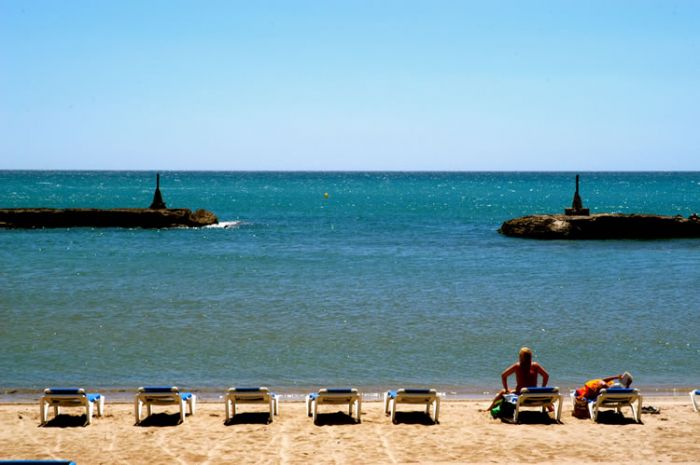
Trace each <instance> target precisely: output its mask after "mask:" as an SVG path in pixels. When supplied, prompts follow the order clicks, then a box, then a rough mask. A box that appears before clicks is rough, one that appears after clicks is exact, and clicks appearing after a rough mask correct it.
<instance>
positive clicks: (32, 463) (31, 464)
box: [0, 460, 75, 465]
mask: <svg viewBox="0 0 700 465" xmlns="http://www.w3.org/2000/svg"><path fill="white" fill-rule="evenodd" d="M0 465H75V462H71V461H70V460H0Z"/></svg>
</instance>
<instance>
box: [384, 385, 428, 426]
mask: <svg viewBox="0 0 700 465" xmlns="http://www.w3.org/2000/svg"><path fill="white" fill-rule="evenodd" d="M390 392H391V391H387V392H385V393H384V413H385V414H386V415H389V416H390V417H391V422H392V423H396V405H397V404H414V405H425V413H426V415H428V416H430V408H431V407H432V409H433V416H432V420H433V422H435V423H438V417H439V415H440V396H439V395H438V393H437V391H436V390H435V389H430V390H429V392H420V393H419V392H410V390H409V392H406V389H398V390H397V391H396V397H392V396H390Z"/></svg>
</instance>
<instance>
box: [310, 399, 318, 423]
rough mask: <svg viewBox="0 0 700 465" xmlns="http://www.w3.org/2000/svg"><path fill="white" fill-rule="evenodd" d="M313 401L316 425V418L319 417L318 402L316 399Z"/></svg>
mask: <svg viewBox="0 0 700 465" xmlns="http://www.w3.org/2000/svg"><path fill="white" fill-rule="evenodd" d="M311 403H312V404H313V405H312V408H313V411H314V413H313V419H314V425H315V424H316V420H317V419H318V402H316V400H313V401H312V402H311Z"/></svg>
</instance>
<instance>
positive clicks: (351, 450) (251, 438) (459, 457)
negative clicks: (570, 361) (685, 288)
mask: <svg viewBox="0 0 700 465" xmlns="http://www.w3.org/2000/svg"><path fill="white" fill-rule="evenodd" d="M487 404H488V402H486V401H446V402H443V404H442V411H441V418H440V420H441V421H440V424H439V425H435V426H432V425H431V426H428V425H425V424H420V420H422V419H423V418H422V416H420V415H417V416H416V415H411V416H408V417H406V416H404V417H403V420H409V421H419V423H418V424H417V423H415V422H414V423H413V424H406V423H401V424H398V425H392V424H391V423H390V421H389V419H388V418H387V417H385V416H384V413H383V409H382V404H381V403H380V402H365V403H363V417H362V423H361V424H359V425H355V424H351V423H349V422H347V421H346V420H347V418H345V416H344V415H341V414H337V413H336V414H333V415H326V416H325V417H322V418H321V419H322V421H323V420H324V419H325V420H326V421H330V422H331V423H334V424H330V425H324V426H314V425H313V424H312V422H311V419H310V418H308V417H307V416H306V414H305V410H304V409H305V407H304V404H303V403H299V402H288V403H281V404H280V416H279V417H276V418H275V421H274V422H273V423H272V424H270V425H267V424H264V423H262V424H261V423H242V424H234V425H230V426H225V425H224V422H223V420H224V405H223V403H200V404H199V405H198V410H197V414H196V415H194V416H191V417H187V420H186V421H185V423H184V424H181V425H178V426H147V427H137V426H134V417H133V410H132V406H131V405H130V404H125V403H122V404H112V403H107V405H106V416H105V417H104V418H96V419H95V420H94V422H93V424H92V425H91V426H88V427H43V428H41V427H38V423H39V408H38V403H37V404H4V405H0V459H10V458H15V459H55V458H65V459H72V460H75V461H76V462H77V463H78V465H87V464H143V463H147V464H172V463H181V464H212V465H213V464H225V463H246V464H248V463H260V464H268V463H269V464H301V463H321V464H326V463H330V464H339V463H386V464H391V463H435V464H438V463H465V462H467V463H519V462H520V463H526V462H529V463H535V462H537V463H562V462H564V463H585V462H607V463H651V462H656V463H658V462H677V463H700V441H698V439H697V438H698V437H700V414H697V413H694V412H693V410H692V407H691V405H690V402H689V400H688V399H687V398H686V399H684V398H649V399H648V400H647V401H646V402H645V404H652V405H655V406H657V407H659V408H661V414H660V415H642V419H643V421H644V424H642V425H636V424H593V423H592V422H591V421H590V420H578V419H576V418H573V417H572V416H571V403H570V402H569V401H568V400H567V401H565V405H564V413H563V417H562V419H563V424H559V425H557V424H525V425H509V424H504V423H501V422H500V421H496V420H492V419H491V418H490V416H489V415H488V414H487V413H485V412H480V411H479V409H483V408H485V407H486V406H487ZM402 408H409V409H410V406H406V407H402ZM251 409H255V406H244V407H243V411H250V410H251ZM337 410H339V409H337V408H333V407H330V406H324V407H323V409H322V412H337ZM154 411H155V412H164V411H167V412H169V413H175V410H173V409H172V408H171V409H169V410H166V409H165V408H164V407H161V408H160V409H159V408H157V407H156V408H154ZM70 412H71V409H68V410H66V413H70ZM72 412H73V413H76V414H77V413H78V411H77V410H72ZM263 417H264V415H263ZM244 418H245V417H244ZM247 419H250V420H255V421H257V420H259V419H260V417H258V416H253V417H248V418H247ZM530 419H531V420H532V419H533V418H532V417H530ZM78 420H79V419H78Z"/></svg>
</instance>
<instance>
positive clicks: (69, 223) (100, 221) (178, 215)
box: [0, 208, 219, 229]
mask: <svg viewBox="0 0 700 465" xmlns="http://www.w3.org/2000/svg"><path fill="white" fill-rule="evenodd" d="M218 222H219V220H218V219H217V217H216V215H214V214H213V213H212V212H210V211H207V210H197V211H195V212H192V210H189V209H187V208H162V209H153V208H111V209H97V208H4V209H0V228H22V229H37V228H149V229H160V228H177V227H188V228H197V227H202V226H209V225H212V224H216V223H218Z"/></svg>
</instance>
